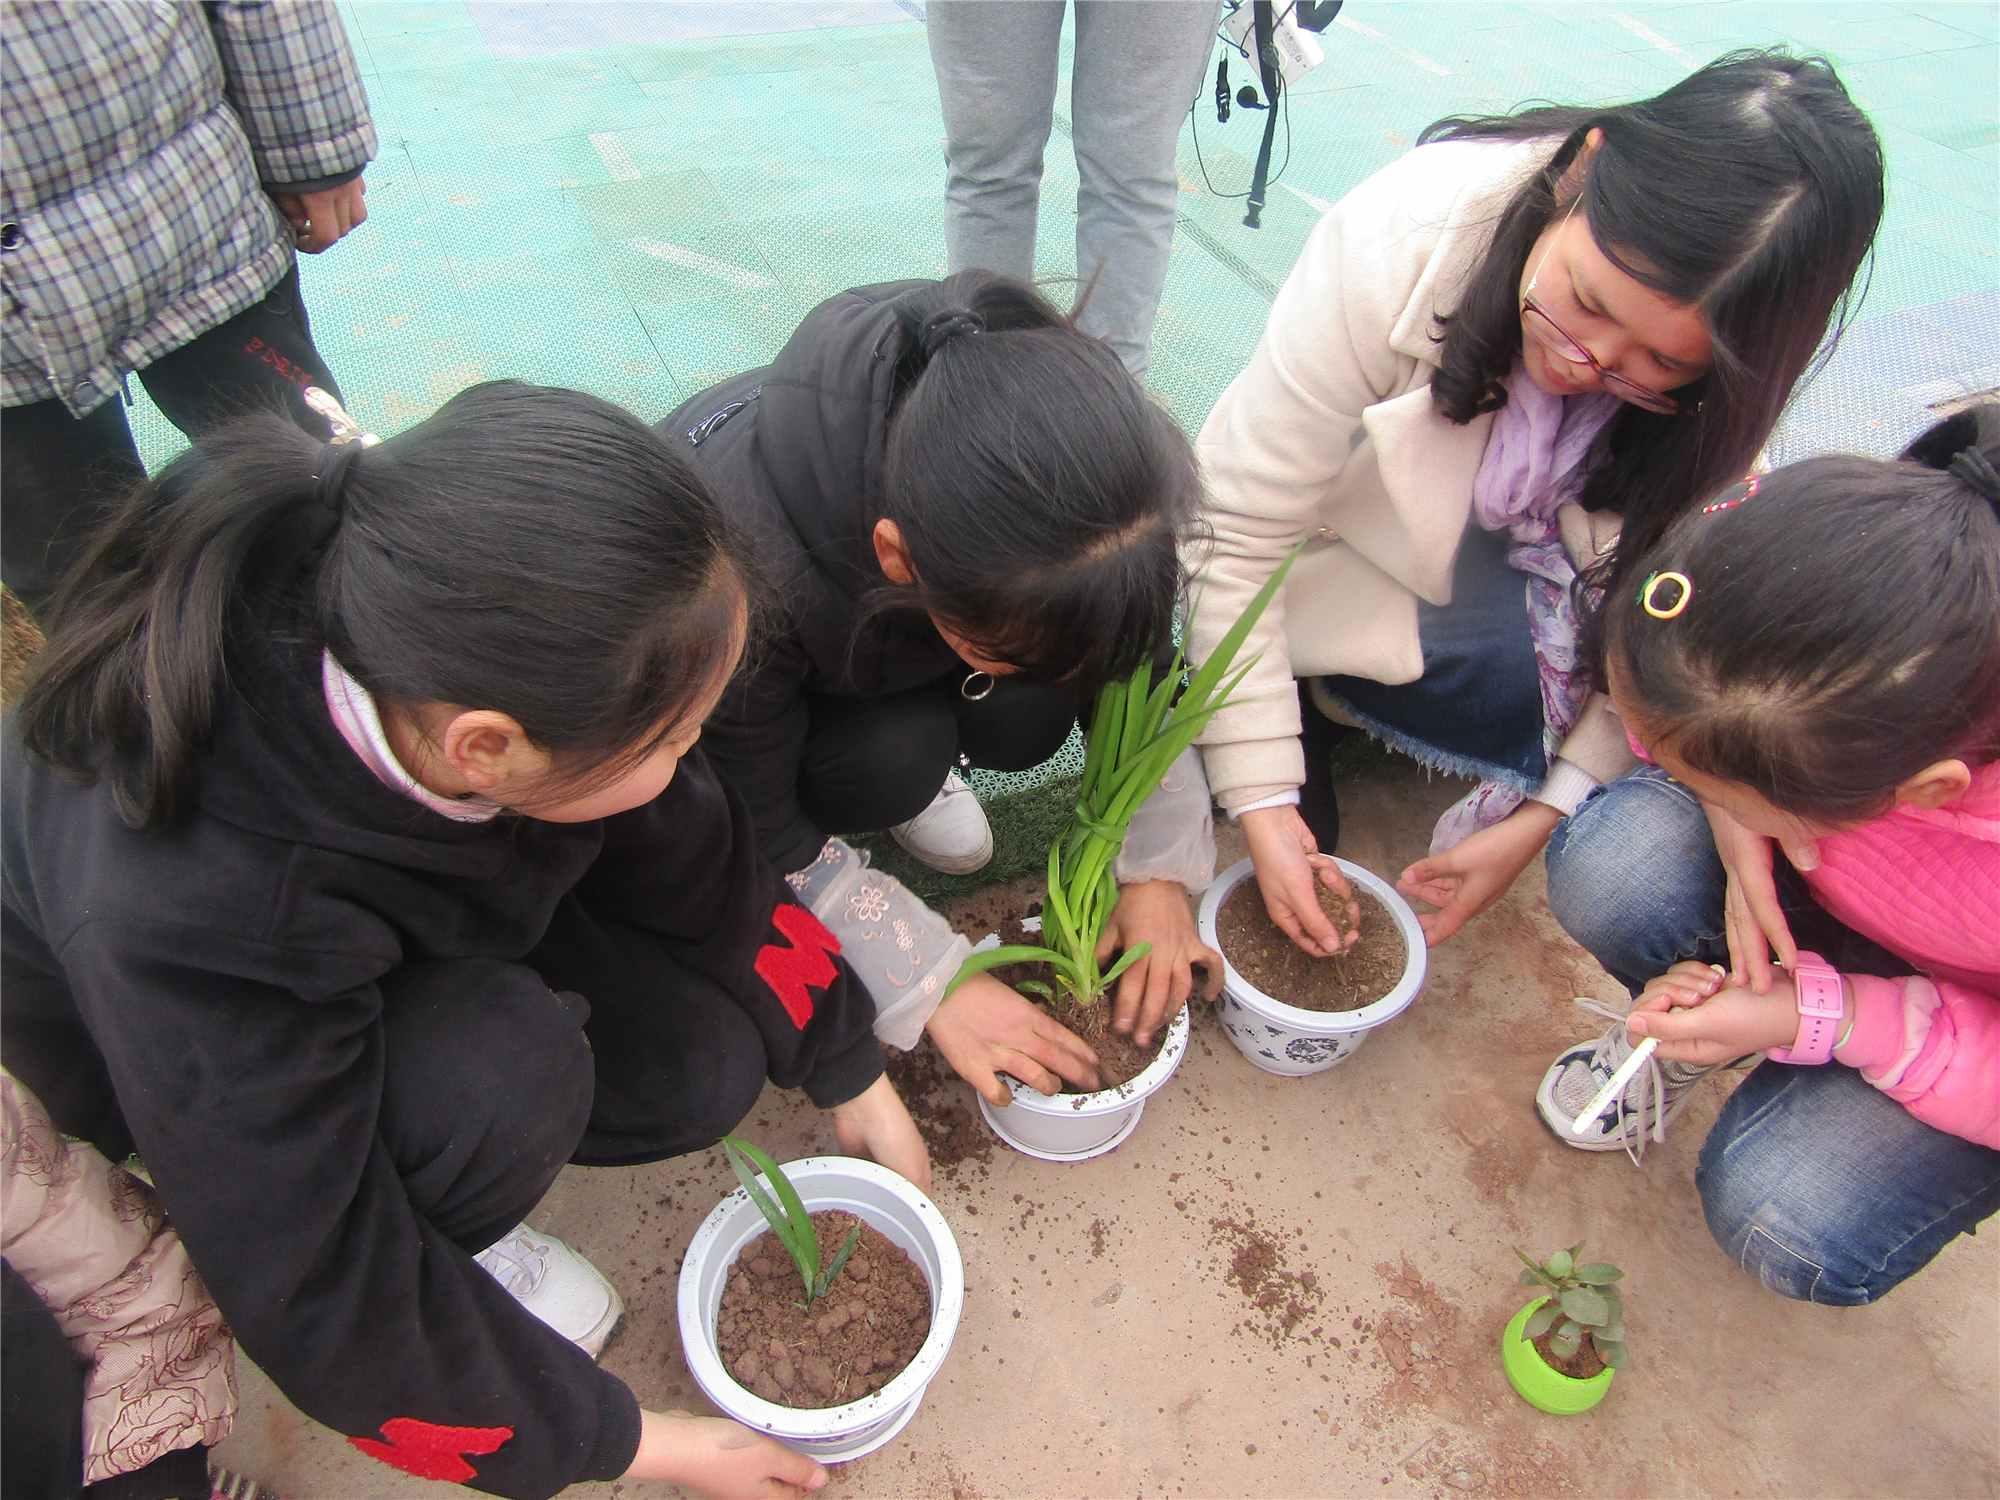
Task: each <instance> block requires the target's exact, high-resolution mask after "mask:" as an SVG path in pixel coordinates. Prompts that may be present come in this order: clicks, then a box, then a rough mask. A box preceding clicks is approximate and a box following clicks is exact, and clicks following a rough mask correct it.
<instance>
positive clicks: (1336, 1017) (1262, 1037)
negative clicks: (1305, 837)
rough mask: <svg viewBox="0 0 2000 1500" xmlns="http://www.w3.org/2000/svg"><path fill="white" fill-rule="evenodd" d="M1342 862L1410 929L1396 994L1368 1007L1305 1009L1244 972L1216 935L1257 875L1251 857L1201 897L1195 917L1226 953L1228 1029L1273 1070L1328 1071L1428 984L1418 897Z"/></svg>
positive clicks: (1293, 1073)
mask: <svg viewBox="0 0 2000 1500" xmlns="http://www.w3.org/2000/svg"><path fill="white" fill-rule="evenodd" d="M1338 863H1339V865H1340V869H1341V873H1342V874H1344V875H1346V877H1347V878H1348V879H1349V880H1350V881H1351V882H1353V883H1354V885H1355V886H1357V887H1358V888H1360V889H1362V890H1365V891H1367V892H1368V894H1369V895H1371V896H1373V897H1374V898H1375V899H1376V900H1378V901H1380V902H1381V903H1382V905H1383V906H1384V907H1385V908H1386V909H1387V910H1388V912H1389V914H1390V915H1391V916H1393V917H1394V918H1395V919H1396V929H1397V931H1399V932H1400V933H1402V935H1403V952H1404V955H1405V957H1404V960H1403V977H1402V978H1401V979H1399V980H1398V981H1397V982H1396V985H1395V988H1393V989H1392V990H1390V991H1389V993H1388V994H1386V995H1384V996H1383V997H1382V998H1381V999H1380V1000H1377V1001H1375V1002H1374V1003H1373V1004H1371V1005H1364V1006H1363V1007H1362V1008H1361V1009H1360V1010H1344V1011H1320V1010H1304V1009H1301V1008H1300V1007H1299V1006H1296V1005H1287V1004H1286V1003H1285V1002H1284V1001H1282V1000H1280V999H1277V998H1275V997H1273V996H1271V995H1267V994H1265V993H1264V992H1263V991H1262V990H1260V989H1258V988H1257V987H1256V986H1255V985H1254V984H1252V983H1251V982H1250V981H1249V980H1247V979H1245V978H1244V977H1243V976H1242V975H1241V974H1239V973H1237V972H1236V966H1235V965H1234V964H1232V963H1230V962H1229V952H1228V950H1227V949H1225V948H1224V947H1223V946H1222V944H1221V943H1220V942H1219V941H1218V940H1217V938H1216V931H1215V927H1216V919H1217V917H1218V916H1219V915H1220V914H1221V911H1222V903H1223V902H1224V901H1226V900H1228V899H1229V893H1230V892H1231V891H1233V890H1235V889H1236V887H1237V886H1239V885H1241V884H1242V883H1243V882H1244V881H1246V880H1251V879H1254V878H1255V871H1254V869H1253V867H1252V865H1251V862H1250V861H1249V860H1247V859H1246V860H1241V861H1239V862H1238V863H1236V864H1233V865H1231V866H1230V867H1229V868H1228V869H1227V870H1224V871H1223V872H1222V874H1221V875H1220V876H1218V877H1217V878H1216V881H1215V883H1214V884H1213V885H1211V886H1210V887H1209V888H1208V890H1207V891H1206V892H1205V893H1204V894H1203V896H1202V898H1201V910H1200V911H1199V913H1197V915H1196V917H1195V922H1196V925H1197V926H1198V927H1199V928H1200V929H1201V940H1202V941H1203V942H1204V943H1206V944H1208V946H1209V947H1211V948H1213V949H1215V950H1216V951H1217V952H1218V953H1220V954H1222V1029H1223V1030H1224V1031H1226V1032H1228V1033H1229V1040H1230V1041H1232V1042H1234V1043H1235V1044H1236V1050H1237V1051H1239V1052H1241V1053H1242V1054H1243V1055H1244V1056H1245V1057H1247V1058H1249V1059H1250V1061H1251V1062H1252V1063H1253V1064H1254V1065H1255V1066H1257V1067H1259V1068H1262V1069H1263V1070H1264V1071H1265V1072H1266V1073H1280V1074H1283V1075H1285V1076H1287V1077H1298V1076H1300V1075H1302V1074H1306V1073H1323V1072H1325V1071H1326V1070H1327V1069H1328V1068H1330V1067H1332V1066H1333V1065H1334V1064H1335V1063H1339V1062H1345V1061H1346V1060H1347V1059H1348V1058H1350V1057H1352V1056H1353V1055H1354V1053H1355V1052H1356V1051H1357V1050H1358V1049H1359V1048H1360V1046H1361V1044H1362V1043H1363V1042H1364V1041H1366V1040H1367V1039H1368V1033H1369V1032H1371V1031H1373V1030H1374V1029H1375V1028H1376V1027H1378V1026H1381V1025H1384V1024H1386V1023H1387V1022H1389V1021H1393V1020H1394V1019H1395V1018H1396V1017H1397V1016H1399V1015H1401V1014H1402V1013H1403V1012H1404V1011H1405V1010H1406V1009H1408V1007H1409V1004H1410V1002H1411V1001H1412V1000H1414V999H1416V998H1417V996H1418V994H1419V993H1420V992H1421V991H1422V990H1423V987H1424V976H1425V974H1426V973H1427V971H1428V967H1429V959H1430V948H1429V946H1428V945H1427V944H1426V943H1425V941H1424V930H1423V928H1421V927H1419V926H1418V925H1417V914H1416V913H1415V912H1413V911H1411V910H1410V903H1409V902H1407V901H1405V900H1404V899H1403V898H1402V896H1401V895H1400V894H1398V892H1397V890H1396V888H1395V887H1394V886H1392V885H1390V884H1389V883H1388V882H1387V881H1386V880H1383V879H1382V878H1381V877H1380V876H1378V875H1375V874H1373V873H1371V872H1370V871H1367V870H1364V869H1362V868H1361V866H1359V865H1357V864H1351V863H1349V862H1348V861H1347V860H1344V859H1343V860H1339V861H1338Z"/></svg>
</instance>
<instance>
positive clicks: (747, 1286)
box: [715, 1211, 931, 1410]
mask: <svg viewBox="0 0 2000 1500" xmlns="http://www.w3.org/2000/svg"><path fill="white" fill-rule="evenodd" d="M812 1220H813V1228H814V1230H815V1231H816V1232H817V1233H818V1235H819V1245H820V1256H821V1264H825V1261H826V1258H828V1257H830V1256H832V1255H833V1253H834V1252H835V1251H836V1250H838V1249H839V1248H840V1246H841V1243H842V1241H844V1240H845V1239H846V1238H847V1234H848V1231H849V1230H850V1229H852V1228H853V1227H854V1225H855V1223H856V1220H855V1217H854V1215H852V1214H846V1213H838V1212H832V1211H829V1212H826V1213H817V1214H814V1215H813V1216H812ZM804 1292H805V1288H804V1286H803V1285H802V1284H801V1282H800V1278H799V1268H798V1265H797V1263H796V1262H795V1261H793V1259H792V1257H791V1256H790V1254H788V1253H787V1252H786V1250H785V1247H784V1246H783V1245H781V1244H779V1243H778V1241H777V1239H776V1238H775V1237H774V1236H773V1235H771V1234H770V1233H768V1232H766V1233H764V1234H760V1235H759V1236H757V1238H756V1239H754V1240H752V1241H751V1242H750V1243H749V1244H748V1245H747V1246H745V1247H744V1250H743V1253H742V1254H741V1255H739V1256H738V1257H737V1258H736V1264H735V1265H734V1266H732V1267H730V1270H729V1279H728V1281H727V1282H725V1283H724V1285H723V1289H722V1310H721V1312H720V1313H719V1314H718V1316H717V1318H716V1324H715V1342H716V1347H717V1348H718V1349H719V1350H720V1352H721V1354H722V1363H723V1364H724V1365H725V1366H727V1367H728V1370H729V1373H730V1374H731V1375H733V1376H735V1377H736V1380H737V1383H738V1384H740V1385H742V1386H744V1387H745V1388H746V1389H748V1390H749V1391H750V1392H752V1393H753V1394H754V1395H758V1396H761V1397H763V1398H764V1399H765V1400H766V1401H774V1402H776V1403H777V1404H778V1405H780V1406H790V1407H796V1408H799V1409H803V1410H812V1409H816V1408H819V1407H826V1406H845V1405H846V1404H847V1403H848V1402H850V1401H859V1400H860V1399H861V1398H862V1397H863V1396H867V1395H871V1394H873V1393H874V1392H876V1391H879V1390H881V1389H882V1387H883V1386H885V1385H887V1384H888V1383H889V1382H890V1381H891V1380H893V1379H894V1378H895V1377H896V1376H897V1375H898V1374H900V1373H901V1372H902V1369H903V1367H904V1366H905V1365H907V1364H909V1362H910V1361H911V1360H913V1359H915V1358H916V1357H917V1351H918V1350H919V1349H921V1348H922V1347H923V1344H924V1340H925V1339H926V1338H927V1337H928V1336H929V1335H930V1331H931V1294H930V1287H929V1285H928V1283H926V1282H925V1280H924V1273H923V1272H922V1271H920V1270H919V1269H917V1266H916V1263H915V1262H914V1261H912V1260H911V1259H910V1257H909V1256H907V1255H905V1254H904V1253H903V1252H902V1251H901V1250H900V1249H898V1248H897V1247H896V1246H895V1245H892V1244H890V1243H889V1241H888V1240H886V1239H884V1238H883V1237H882V1236H881V1234H879V1233H878V1232H876V1231H875V1230H874V1229H872V1228H870V1227H869V1226H868V1225H866V1224H863V1225H862V1226H861V1243H860V1244H858V1245H856V1246H855V1247H854V1254H853V1256H852V1257H850V1258H849V1260H848V1262H847V1266H846V1268H845V1269H844V1270H842V1271H841V1273H840V1274H839V1275H838V1276H836V1277H835V1278H834V1281H833V1285H832V1286H831V1287H830V1288H828V1290H827V1294H826V1295H825V1296H824V1297H822V1298H820V1299H819V1301H817V1302H815V1303H814V1304H813V1305H812V1306H811V1307H810V1308H802V1307H800V1306H799V1302H800V1300H801V1299H802V1297H803V1296H804Z"/></svg>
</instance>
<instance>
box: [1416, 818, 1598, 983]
mask: <svg viewBox="0 0 2000 1500" xmlns="http://www.w3.org/2000/svg"><path fill="white" fill-rule="evenodd" d="M1561 821H1562V814H1561V813H1559V812H1557V811H1556V810H1555V809H1554V808H1553V807H1550V806H1549V805H1548V804H1547V803H1544V802H1523V803H1522V804H1521V805H1520V806H1519V807H1517V808H1515V809H1514V810H1513V811H1512V812H1510V813H1509V814H1507V816H1506V817H1504V818H1502V819H1501V820H1500V821H1499V822H1498V823H1495V824H1494V825H1493V826H1492V827H1491V828H1482V829H1480V830H1479V832H1477V833H1475V834H1473V835H1472V837H1471V838H1469V839H1466V840H1465V841H1464V842H1463V843H1460V844H1458V845H1456V846H1455V847H1453V848H1450V849H1447V850H1445V852H1444V853H1442V854H1433V855H1431V856H1429V857H1428V858H1425V859H1420V860H1418V861H1417V862H1416V863H1415V864H1413V865H1411V866H1410V867H1409V869H1407V870H1405V871H1403V873H1402V874H1401V875H1399V876H1397V877H1396V889H1397V890H1399V891H1401V892H1402V893H1403V894H1404V895H1405V896H1410V897H1413V898H1415V899H1416V900H1418V901H1423V902H1426V903H1428V904H1429V905H1431V906H1435V907H1436V908H1437V910H1436V911H1427V912H1424V913H1422V914H1420V915H1419V916H1418V917H1417V925H1418V926H1419V927H1421V928H1423V930H1424V938H1425V940H1426V941H1428V942H1429V943H1430V945H1431V946H1432V947H1433V948H1435V947H1436V946H1437V945H1438V944H1439V943H1442V942H1444V941H1445V940H1446V939H1447V938H1449V937H1450V936H1451V935H1452V934H1453V933H1455V932H1457V931H1458V929H1459V928H1461V927H1463V926H1464V925H1465V924H1466V923H1467V922H1470V921H1471V920H1472V919H1473V918H1474V917H1476V916H1478V915H1479V914H1480V913H1481V912H1483V911H1485V910H1486V908H1487V907H1489V906H1491V905H1492V904H1493V903H1494V902H1495V901H1498V900H1499V899H1500V898H1501V897H1502V896H1504V895H1506V894H1507V889H1508V887H1510V886H1511V885H1513V883H1514V882H1515V881H1516V880H1518V879H1519V878H1520V875H1521V872H1522V871H1523V870H1525V869H1527V868H1528V865H1529V863H1530V862H1531V861H1532V860H1533V859H1534V857H1535V856H1536V855H1537V854H1540V853H1541V852H1542V850H1543V849H1544V848H1545V847H1546V846H1547V844H1548V842H1549V835H1550V834H1552V833H1554V832H1555V831H1556V824H1558V823H1560V822H1561Z"/></svg>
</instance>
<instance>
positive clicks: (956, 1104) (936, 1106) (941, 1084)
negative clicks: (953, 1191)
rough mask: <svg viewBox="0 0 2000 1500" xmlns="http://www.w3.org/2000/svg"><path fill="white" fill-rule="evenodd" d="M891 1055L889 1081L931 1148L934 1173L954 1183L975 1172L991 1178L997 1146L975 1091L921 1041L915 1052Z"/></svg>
mask: <svg viewBox="0 0 2000 1500" xmlns="http://www.w3.org/2000/svg"><path fill="white" fill-rule="evenodd" d="M886 1051H887V1054H888V1074H889V1081H890V1082H891V1083H893V1084H895V1086H896V1092H897V1093H899V1094H901V1095H902V1096H903V1103H905V1104H906V1105H908V1106H909V1109H910V1118H912V1119H913V1120H915V1121H916V1122H917V1131H918V1133H919V1134H921V1135H922V1136H923V1138H924V1144H925V1145H926V1146H928V1147H929V1148H930V1153H931V1170H932V1171H933V1172H935V1173H936V1174H937V1175H938V1177H939V1178H940V1179H942V1180H944V1181H951V1182H955V1181H958V1180H959V1179H960V1178H961V1177H962V1176H966V1175H969V1174H971V1173H974V1172H976V1173H977V1174H978V1175H979V1176H980V1177H982V1178H984V1177H985V1176H987V1175H988V1174H989V1173H990V1171H991V1169H992V1168H991V1162H992V1157H993V1148H994V1146H995V1144H996V1142H995V1141H994V1139H993V1132H992V1131H990V1130H988V1129H987V1128H986V1122H985V1121H984V1120H982V1119H980V1118H979V1110H978V1109H977V1107H976V1106H975V1105H974V1102H973V1093H972V1089H971V1086H970V1085H969V1084H967V1083H966V1082H965V1081H964V1080H963V1079H962V1078H960V1077H959V1076H958V1074H956V1073H954V1072H953V1071H952V1068H951V1064H950V1063H948V1062H946V1061H945V1060H944V1058H943V1057H942V1056H940V1055H939V1053H938V1050H937V1048H935V1047H933V1046H931V1044H930V1043H929V1042H919V1043H918V1044H917V1048H916V1050H915V1051H914V1052H898V1051H896V1049H895V1048H893V1047H891V1048H888V1049H886Z"/></svg>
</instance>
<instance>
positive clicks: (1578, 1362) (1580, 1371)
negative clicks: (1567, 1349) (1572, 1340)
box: [1528, 1328, 1607, 1380]
mask: <svg viewBox="0 0 2000 1500" xmlns="http://www.w3.org/2000/svg"><path fill="white" fill-rule="evenodd" d="M1555 1336H1556V1332H1555V1330H1554V1329H1553V1328H1551V1329H1550V1330H1549V1331H1548V1332H1547V1333H1545V1334H1543V1335H1542V1336H1541V1337H1540V1338H1538V1339H1530V1340H1529V1341H1528V1342H1530V1343H1531V1344H1533V1345H1534V1346H1535V1353H1537V1354H1539V1355H1541V1357H1542V1363H1543V1364H1545V1365H1547V1366H1548V1367H1549V1368H1550V1369H1551V1370H1554V1371H1555V1372H1556V1373H1557V1374H1558V1375H1567V1376H1569V1378H1570V1379H1571V1380H1588V1379H1590V1378H1591V1377H1592V1376H1593V1375H1596V1374H1598V1373H1600V1372H1601V1371H1603V1370H1604V1369H1605V1368H1607V1367H1606V1365H1605V1363H1604V1358H1603V1356H1602V1355H1600V1354H1599V1353H1598V1352H1597V1346H1596V1345H1595V1344H1593V1343H1592V1342H1591V1341H1590V1338H1589V1336H1588V1335H1586V1336H1585V1337H1584V1339H1583V1341H1582V1342H1581V1343H1579V1344H1578V1345H1577V1346H1576V1353H1574V1354H1572V1355H1571V1356H1570V1357H1569V1358H1568V1359H1564V1358H1563V1357H1562V1356H1561V1355H1559V1354H1557V1353H1556V1352H1555V1351H1554V1350H1553V1349H1551V1348H1550V1347H1549V1340H1550V1339H1552V1338H1554V1337H1555Z"/></svg>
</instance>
